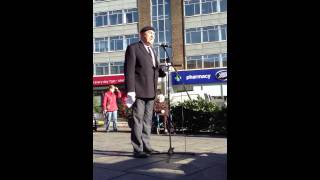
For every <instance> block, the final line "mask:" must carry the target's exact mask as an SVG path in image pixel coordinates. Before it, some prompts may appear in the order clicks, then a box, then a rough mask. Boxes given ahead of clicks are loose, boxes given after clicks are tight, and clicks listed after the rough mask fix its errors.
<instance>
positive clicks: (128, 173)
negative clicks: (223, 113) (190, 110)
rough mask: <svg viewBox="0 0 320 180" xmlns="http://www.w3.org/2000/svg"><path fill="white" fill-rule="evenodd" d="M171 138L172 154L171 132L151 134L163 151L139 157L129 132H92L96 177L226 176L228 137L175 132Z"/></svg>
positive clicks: (152, 179) (214, 179) (212, 178)
mask: <svg viewBox="0 0 320 180" xmlns="http://www.w3.org/2000/svg"><path fill="white" fill-rule="evenodd" d="M171 139H172V147H174V152H175V153H174V154H173V155H171V156H169V155H168V154H167V151H168V149H169V136H167V135H152V137H151V145H152V147H153V148H154V149H156V150H158V151H160V152H162V153H161V154H156V155H152V156H150V157H148V158H145V159H137V158H134V157H133V154H132V151H133V150H132V145H131V143H130V132H128V131H123V132H108V133H106V132H105V131H103V130H100V131H98V132H93V179H94V180H107V179H115V180H122V179H123V180H130V179H132V180H136V179H139V180H147V179H148V180H149V179H150V180H155V179H183V180H192V179H197V180H200V179H201V180H209V179H210V180H225V179H227V138H223V137H222V138H219V137H210V136H191V135H188V136H184V135H174V136H172V138H171ZM185 143H186V145H185ZM181 152H187V153H195V155H188V154H179V153H181Z"/></svg>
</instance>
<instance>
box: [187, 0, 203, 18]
mask: <svg viewBox="0 0 320 180" xmlns="http://www.w3.org/2000/svg"><path fill="white" fill-rule="evenodd" d="M184 4H185V5H184V7H185V10H184V11H185V16H193V15H197V14H200V0H185V1H184Z"/></svg>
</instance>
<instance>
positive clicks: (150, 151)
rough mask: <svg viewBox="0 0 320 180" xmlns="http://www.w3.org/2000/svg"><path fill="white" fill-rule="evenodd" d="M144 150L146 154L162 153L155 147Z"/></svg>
mask: <svg viewBox="0 0 320 180" xmlns="http://www.w3.org/2000/svg"><path fill="white" fill-rule="evenodd" d="M144 152H145V153H146V154H150V155H151V154H159V153H160V151H157V150H154V149H151V150H147V149H146V150H144Z"/></svg>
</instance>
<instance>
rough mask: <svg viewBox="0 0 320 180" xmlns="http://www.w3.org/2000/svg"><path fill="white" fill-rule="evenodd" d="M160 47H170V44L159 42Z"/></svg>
mask: <svg viewBox="0 0 320 180" xmlns="http://www.w3.org/2000/svg"><path fill="white" fill-rule="evenodd" d="M160 47H168V48H172V46H170V45H168V44H161V45H160Z"/></svg>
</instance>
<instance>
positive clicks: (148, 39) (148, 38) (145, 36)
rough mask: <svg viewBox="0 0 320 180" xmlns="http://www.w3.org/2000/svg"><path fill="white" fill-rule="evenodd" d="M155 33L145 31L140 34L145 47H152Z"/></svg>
mask: <svg viewBox="0 0 320 180" xmlns="http://www.w3.org/2000/svg"><path fill="white" fill-rule="evenodd" d="M154 37H155V33H154V31H152V30H148V31H145V32H143V33H141V39H142V41H143V42H144V43H146V44H147V45H149V46H150V45H152V44H153V42H154Z"/></svg>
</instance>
